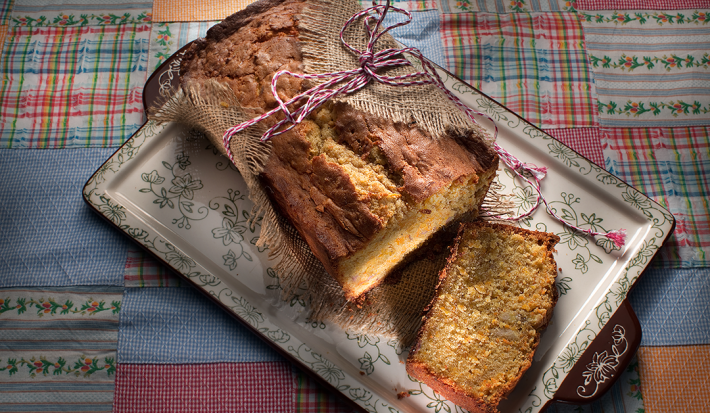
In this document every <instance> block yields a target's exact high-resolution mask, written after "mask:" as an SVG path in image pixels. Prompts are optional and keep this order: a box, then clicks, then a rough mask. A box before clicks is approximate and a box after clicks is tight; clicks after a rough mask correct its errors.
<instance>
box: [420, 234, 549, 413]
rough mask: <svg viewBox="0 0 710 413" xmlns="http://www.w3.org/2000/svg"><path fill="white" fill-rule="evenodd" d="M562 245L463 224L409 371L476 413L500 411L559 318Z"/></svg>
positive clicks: (537, 236)
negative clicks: (557, 252) (557, 250)
mask: <svg viewBox="0 0 710 413" xmlns="http://www.w3.org/2000/svg"><path fill="white" fill-rule="evenodd" d="M557 242H559V237H558V236H556V235H554V234H548V233H544V232H536V231H529V230H525V229H521V228H517V227H512V226H508V225H499V224H491V223H484V222H475V223H469V224H463V225H461V228H460V231H459V234H458V236H457V238H456V241H455V242H454V246H453V247H452V252H451V256H450V258H449V261H448V263H447V266H446V267H445V268H444V270H442V272H441V274H440V283H439V285H438V286H437V290H436V294H435V298H434V300H433V301H432V304H431V306H430V308H429V309H428V312H427V314H426V315H425V319H424V322H423V324H422V327H421V329H420V331H419V333H418V335H417V340H416V342H415V344H414V346H413V347H412V349H411V351H410V354H409V357H408V359H407V372H408V373H409V374H410V375H411V376H412V377H414V378H416V379H417V380H419V381H422V382H424V383H425V384H427V385H428V386H429V387H431V388H432V389H434V390H436V391H437V392H438V393H439V394H441V395H442V396H443V397H445V398H447V399H449V400H451V401H453V402H454V403H456V404H457V405H459V406H461V407H463V408H465V409H468V410H469V411H471V412H486V413H492V412H497V411H498V409H497V406H498V404H499V403H500V401H501V400H502V399H503V398H505V397H506V396H507V395H508V393H510V392H511V391H512V389H513V388H514V387H515V385H516V384H517V382H518V381H519V380H520V378H521V376H522V375H523V373H525V371H526V370H527V369H528V367H530V365H531V363H532V359H533V354H534V352H535V349H536V347H537V345H538V343H539V341H540V334H541V332H542V330H543V329H544V328H545V327H546V325H547V323H548V321H549V320H550V318H551V317H552V309H553V307H554V306H555V303H556V301H557V288H556V287H555V277H556V276H557V266H556V263H555V260H554V257H553V255H552V252H553V248H554V246H555V244H556V243H557Z"/></svg>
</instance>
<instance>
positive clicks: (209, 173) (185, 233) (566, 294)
mask: <svg viewBox="0 0 710 413" xmlns="http://www.w3.org/2000/svg"><path fill="white" fill-rule="evenodd" d="M177 67H178V66H176V65H175V61H174V60H173V59H171V60H168V61H167V62H166V63H165V64H164V65H163V66H161V68H160V69H158V72H156V75H154V76H153V77H152V78H151V79H150V80H149V82H148V84H147V85H146V95H149V94H150V93H153V95H155V94H156V93H159V92H160V91H161V90H162V91H165V90H169V89H170V88H171V85H172V84H174V81H175V78H176V77H175V75H176V70H177ZM442 75H443V76H444V78H445V80H446V85H447V87H448V88H449V89H450V90H452V91H453V92H455V93H456V94H457V95H458V96H459V97H460V98H461V99H462V100H463V101H464V102H465V103H466V104H468V105H470V106H471V107H473V108H474V109H477V110H479V111H481V112H485V113H487V114H488V115H490V116H491V117H493V118H494V119H495V120H496V122H497V124H498V127H499V135H498V143H499V144H500V145H501V146H502V147H503V148H505V149H506V150H508V151H509V152H511V153H512V154H514V155H516V156H517V157H518V158H519V159H521V160H523V161H524V162H532V163H534V164H536V165H540V166H543V165H544V166H546V167H547V168H548V170H549V173H548V176H547V177H546V178H545V179H544V180H543V184H542V187H543V191H544V193H545V195H546V197H547V199H548V201H550V203H551V206H552V207H553V208H555V209H556V210H557V211H558V213H559V214H561V215H563V216H564V217H566V218H568V219H570V220H572V221H573V222H576V223H577V225H578V226H580V227H583V228H590V227H592V226H594V227H595V229H597V230H600V229H602V228H603V229H604V230H611V229H618V228H625V229H626V230H627V232H628V238H627V245H626V246H624V247H623V248H622V249H620V250H619V249H614V246H613V244H612V243H611V242H608V241H607V240H605V239H603V238H600V239H591V238H588V237H585V236H583V235H580V234H577V233H574V232H572V231H570V230H569V229H567V228H566V227H563V226H562V225H561V224H560V223H559V222H557V221H555V220H554V219H552V218H551V217H550V216H549V215H548V214H547V213H546V212H545V211H544V209H542V208H541V209H539V210H538V211H537V212H536V213H535V214H534V215H533V216H532V217H531V219H528V220H526V221H524V222H522V223H521V226H523V227H526V228H532V229H538V230H545V231H549V232H554V233H556V234H558V235H559V236H560V238H561V242H560V243H559V244H558V246H557V251H558V252H557V254H556V260H557V263H558V265H559V267H560V271H559V276H558V283H557V284H558V289H559V291H560V299H559V301H558V304H557V307H556V308H555V313H554V317H553V320H552V322H551V324H550V326H549V327H548V328H547V330H546V331H545V332H544V334H543V337H542V341H541V343H540V346H539V348H538V351H537V353H536V356H535V360H534V363H533V365H532V367H531V368H530V369H529V370H528V372H527V373H526V374H525V375H524V376H523V379H522V380H521V382H520V383H519V384H518V386H517V387H516V389H515V390H514V392H513V393H512V394H511V395H510V397H509V398H508V400H507V401H505V402H504V403H502V404H501V406H500V408H501V411H503V412H518V411H520V412H530V413H533V412H537V411H540V410H542V409H543V408H544V407H545V405H546V404H547V403H549V402H550V401H552V400H572V399H574V397H568V396H562V395H561V394H559V392H558V390H559V389H560V387H561V386H562V384H563V381H564V380H565V378H566V377H567V375H568V374H569V373H570V371H572V369H573V368H574V367H575V366H577V369H578V370H579V369H580V368H581V369H582V370H583V371H584V373H583V374H582V375H581V376H580V377H578V378H577V377H575V378H574V380H577V381H579V383H581V384H580V386H576V385H573V388H576V389H577V395H578V396H579V397H577V398H576V400H573V401H585V400H592V399H593V398H594V397H598V396H600V395H601V394H602V393H603V392H604V391H605V390H606V388H608V385H609V384H610V383H611V382H613V381H614V379H615V378H616V377H618V374H615V373H616V372H617V371H618V372H621V371H623V368H624V367H625V366H624V365H623V364H624V362H628V358H629V357H630V355H631V354H632V353H633V352H634V351H635V346H637V345H638V342H639V341H640V329H639V327H638V322H637V321H636V322H635V324H634V323H631V324H633V325H630V324H629V325H625V326H622V325H621V324H618V323H616V322H615V323H616V324H615V325H614V326H611V325H610V326H607V329H605V330H604V331H613V333H605V334H607V335H610V334H613V336H608V337H605V338H604V340H594V339H595V338H597V337H598V336H600V331H602V328H603V327H605V326H606V325H607V324H608V322H609V320H610V318H611V317H612V315H614V313H615V312H616V311H617V309H619V308H620V307H623V306H627V303H625V299H626V295H627V293H628V291H629V289H630V288H631V287H632V286H633V284H634V283H635V281H636V280H637V278H638V277H639V275H640V274H641V273H642V271H643V270H644V269H645V268H646V266H647V265H648V263H649V262H650V260H651V258H652V257H653V255H654V254H655V253H656V251H657V250H658V249H659V248H660V246H661V245H662V244H663V242H664V241H665V240H666V238H667V237H668V236H669V235H670V234H671V232H672V229H673V226H674V219H673V217H672V216H671V214H670V213H669V212H668V211H666V210H665V209H664V208H662V207H661V206H660V205H658V204H656V203H655V202H653V201H652V200H650V199H649V198H647V197H646V196H645V195H643V194H641V193H639V192H638V191H636V190H635V189H634V188H632V187H630V186H628V185H627V184H625V183H624V182H622V181H621V180H619V179H618V178H616V177H614V176H612V175H610V174H608V173H607V172H606V171H604V170H603V169H602V168H600V167H598V166H597V165H595V164H593V163H592V162H590V161H589V160H587V159H585V158H584V157H582V156H580V155H579V154H577V153H576V152H574V151H573V150H571V149H569V148H568V147H566V146H565V145H563V144H562V143H560V142H559V141H557V140H555V139H554V138H552V137H550V136H549V135H547V134H545V133H544V132H542V131H540V130H539V129H537V128H535V127H534V126H532V125H530V124H529V123H527V122H526V121H524V120H522V119H521V118H519V117H518V116H517V115H515V114H513V113H512V112H510V111H508V110H507V109H505V108H504V107H502V106H500V105H499V104H497V103H495V102H493V101H492V100H490V99H489V98H487V97H485V96H483V95H481V94H480V93H479V92H478V91H476V90H475V89H473V88H472V87H471V86H468V85H467V84H465V83H463V82H462V81H460V80H458V79H456V78H454V77H453V76H451V75H449V74H447V73H445V72H442ZM499 180H500V183H501V184H502V185H503V186H504V191H503V192H506V193H512V194H514V195H516V198H515V201H516V203H517V205H521V206H524V205H523V204H524V203H525V202H529V199H530V198H531V196H532V192H530V191H529V190H528V189H526V188H525V186H524V185H523V184H522V183H521V182H519V181H515V180H513V179H512V178H511V174H510V173H509V171H508V172H506V171H501V172H500V173H499ZM84 198H85V200H86V202H87V203H88V204H89V205H90V206H91V207H92V208H94V209H95V210H96V211H97V212H98V213H99V214H101V215H102V216H104V217H105V218H106V219H107V220H109V221H110V222H112V223H113V225H115V226H116V227H117V228H118V229H119V230H121V231H123V232H124V233H126V234H127V235H128V236H130V237H132V238H133V239H134V240H135V241H136V242H138V243H139V244H140V245H142V246H143V247H145V248H146V249H147V250H148V251H150V252H151V253H152V254H154V255H155V256H156V257H157V258H158V259H160V260H162V261H163V262H164V263H166V264H167V265H168V266H170V267H172V268H173V269H174V270H175V271H176V272H178V273H179V274H181V275H182V276H184V277H185V278H187V279H189V280H190V281H191V282H192V283H193V284H194V285H195V286H197V287H198V288H200V289H201V290H203V291H204V292H206V293H208V294H209V295H211V296H212V297H213V298H214V300H215V301H216V302H217V303H219V304H220V305H221V306H222V307H224V308H225V309H226V310H227V311H228V312H230V313H231V314H232V315H234V316H235V317H237V318H239V319H240V320H242V321H243V322H244V323H245V324H247V325H248V326H251V328H252V329H253V330H254V331H255V332H256V333H257V334H260V335H261V336H262V338H264V339H265V340H266V341H267V342H269V343H270V344H271V345H273V346H274V347H275V348H277V349H280V350H281V352H282V353H283V354H286V355H287V356H289V357H290V358H291V359H292V360H293V361H294V362H296V363H298V364H299V365H301V366H302V367H303V368H305V369H307V370H309V371H310V372H312V373H314V374H315V375H317V376H319V377H320V378H322V379H323V380H324V381H325V382H327V383H329V384H330V385H331V386H332V387H333V388H335V389H337V390H338V391H340V392H342V393H343V394H344V395H345V396H346V397H347V398H349V399H351V400H353V401H354V402H355V403H357V404H358V405H359V406H361V407H362V408H364V409H365V410H367V411H370V412H391V411H402V412H405V411H406V412H439V411H441V409H444V410H445V411H463V410H462V409H461V408H459V407H457V406H455V405H453V403H450V402H448V401H446V400H442V399H441V398H440V397H439V396H438V394H436V393H434V392H433V391H432V390H431V389H429V388H428V387H426V386H424V385H422V384H421V383H419V382H416V381H414V380H413V379H411V378H410V377H409V376H408V375H407V373H406V371H405V364H404V361H405V360H406V356H407V353H406V351H404V352H401V351H398V350H396V348H397V343H393V342H388V340H386V339H384V338H382V337H378V336H366V335H361V334H356V333H352V332H348V331H343V330H342V329H341V328H339V327H338V326H335V325H325V324H322V323H321V324H319V325H312V324H310V323H307V322H306V321H305V314H306V312H307V308H306V307H305V306H304V303H301V302H297V301H294V302H290V303H285V302H281V301H280V300H279V299H278V295H279V294H278V293H279V291H278V290H279V285H278V279H277V278H276V276H275V273H274V272H273V270H272V269H271V267H270V262H269V260H268V258H267V255H266V253H265V252H264V251H259V250H258V249H257V248H256V247H254V244H253V242H254V240H255V239H256V237H257V236H258V230H259V228H258V226H257V227H255V228H249V227H248V226H247V225H246V220H247V216H248V213H249V212H250V210H251V203H250V202H249V201H248V200H247V197H246V186H245V184H244V182H243V180H242V179H241V176H240V175H239V173H238V172H237V171H236V170H235V169H234V167H232V166H231V165H230V163H229V161H228V160H227V159H226V158H223V157H221V156H220V155H218V154H217V152H216V150H214V148H212V147H211V146H210V145H209V143H208V142H207V141H206V140H204V139H203V138H201V137H199V136H194V135H191V133H190V132H189V131H187V130H186V129H185V128H184V127H182V126H181V125H178V124H167V125H160V126H159V125H156V124H155V123H153V122H151V121H149V122H147V123H146V124H145V125H144V126H143V127H142V128H141V129H140V130H139V131H137V132H136V133H135V134H134V135H133V136H132V137H131V138H130V139H129V140H128V141H127V142H126V143H125V144H124V145H123V146H122V147H121V148H120V149H119V150H118V151H117V152H116V153H115V154H114V155H113V156H112V157H111V158H110V159H108V160H107V161H106V163H105V164H104V165H103V166H102V167H101V168H100V169H99V170H98V171H97V172H96V173H95V174H94V175H93V176H92V177H91V178H90V180H89V181H88V182H87V184H86V186H85V188H84ZM629 311H630V310H629ZM632 318H633V319H634V320H635V317H632ZM618 326H621V329H619V328H618ZM611 327H614V328H611ZM636 330H638V331H636ZM631 336H634V337H636V338H634V339H633V340H632V339H631V338H630V337H631ZM610 337H611V338H610ZM599 341H603V342H602V343H598V342H599ZM632 341H633V343H632ZM593 342H597V344H598V345H600V346H602V347H600V348H604V347H605V346H606V351H607V352H606V353H604V355H605V356H607V358H606V359H604V360H601V359H600V354H601V353H600V351H596V350H593V349H592V343H593ZM610 343H611V344H610ZM634 343H635V344H634ZM585 351H587V352H586V353H585ZM592 353H594V354H592ZM590 357H592V360H594V362H597V361H603V362H605V363H606V364H604V363H601V364H599V363H597V364H596V365H591V367H590V365H588V364H589V363H587V362H586V361H585V362H582V361H579V360H585V359H589V358H590ZM625 360H626V361H625ZM610 367H613V369H610ZM595 369H596V370H595ZM402 391H408V392H409V393H410V394H411V396H410V397H406V398H402V399H399V398H398V397H397V394H398V393H399V392H402Z"/></svg>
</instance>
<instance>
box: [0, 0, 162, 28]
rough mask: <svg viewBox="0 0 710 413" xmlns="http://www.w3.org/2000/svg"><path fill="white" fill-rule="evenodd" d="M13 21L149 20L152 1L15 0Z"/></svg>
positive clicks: (57, 23) (33, 23) (47, 23)
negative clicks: (67, 0)
mask: <svg viewBox="0 0 710 413" xmlns="http://www.w3.org/2000/svg"><path fill="white" fill-rule="evenodd" d="M12 1H14V3H15V4H14V7H13V8H12V13H11V16H10V24H11V25H14V26H28V27H47V26H54V27H71V26H88V25H107V24H108V25H112V24H127V23H133V24H136V23H144V24H145V23H150V21H151V20H152V14H151V9H152V2H150V1H145V0H144V1H135V0H72V1H71V2H62V1H56V0H55V1H46V0H45V1H37V0H12Z"/></svg>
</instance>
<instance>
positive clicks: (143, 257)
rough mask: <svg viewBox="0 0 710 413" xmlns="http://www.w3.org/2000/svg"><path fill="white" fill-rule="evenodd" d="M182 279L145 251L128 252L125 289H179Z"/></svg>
mask: <svg viewBox="0 0 710 413" xmlns="http://www.w3.org/2000/svg"><path fill="white" fill-rule="evenodd" d="M180 284H181V282H180V277H178V276H177V275H175V274H174V273H173V272H172V271H170V270H168V269H167V268H166V267H165V266H164V265H163V264H162V263H160V262H159V261H158V260H156V259H155V258H153V257H152V256H150V255H148V254H146V253H144V252H143V251H128V258H127V259H126V273H125V284H124V286H125V287H127V288H128V287H179V286H180Z"/></svg>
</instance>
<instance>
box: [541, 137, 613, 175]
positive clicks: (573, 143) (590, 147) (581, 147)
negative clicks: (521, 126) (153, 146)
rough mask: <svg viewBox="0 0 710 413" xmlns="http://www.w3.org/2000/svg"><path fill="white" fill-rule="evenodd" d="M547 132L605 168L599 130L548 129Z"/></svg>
mask: <svg viewBox="0 0 710 413" xmlns="http://www.w3.org/2000/svg"><path fill="white" fill-rule="evenodd" d="M545 132H546V133H547V134H549V135H550V136H552V137H554V138H555V139H557V140H559V141H560V142H562V143H564V144H565V145H567V146H569V147H570V148H572V149H574V150H575V151H576V152H578V153H579V154H580V155H582V156H584V157H585V158H587V159H589V160H590V161H592V162H594V163H595V164H597V165H599V166H601V167H604V153H603V151H602V144H601V137H600V136H599V129H598V128H576V129H546V130H545Z"/></svg>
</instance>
